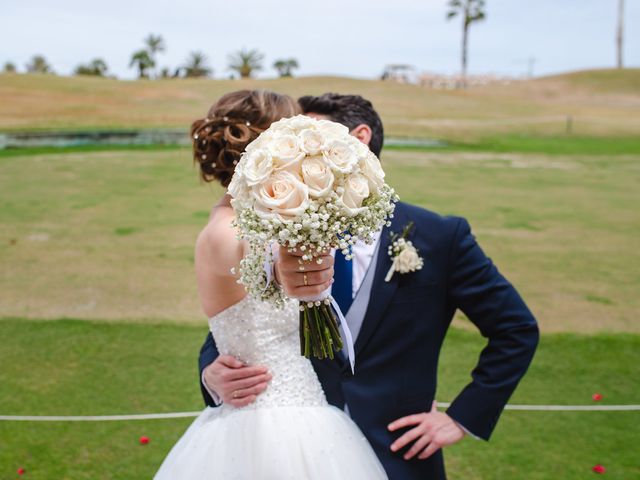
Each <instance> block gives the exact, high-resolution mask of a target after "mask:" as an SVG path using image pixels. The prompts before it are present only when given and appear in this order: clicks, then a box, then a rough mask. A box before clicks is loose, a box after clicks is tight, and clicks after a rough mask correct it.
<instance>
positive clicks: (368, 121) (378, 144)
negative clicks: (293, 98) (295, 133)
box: [298, 93, 384, 157]
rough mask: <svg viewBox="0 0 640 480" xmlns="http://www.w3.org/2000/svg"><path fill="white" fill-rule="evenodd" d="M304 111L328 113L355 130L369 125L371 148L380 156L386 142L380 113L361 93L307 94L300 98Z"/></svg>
mask: <svg viewBox="0 0 640 480" xmlns="http://www.w3.org/2000/svg"><path fill="white" fill-rule="evenodd" d="M298 103H299V104H300V107H302V111H303V112H304V113H318V114H321V115H326V116H327V117H329V118H330V119H331V120H333V121H334V122H338V123H341V124H343V125H344V126H346V127H347V128H348V129H349V130H353V129H354V128H356V127H357V126H358V125H362V124H363V123H364V124H365V125H368V126H369V128H370V129H371V142H369V148H370V149H371V151H372V152H373V153H375V154H376V155H377V156H378V157H379V156H380V151H382V144H383V142H384V130H383V128H382V120H381V119H380V115H378V112H376V110H375V109H374V108H373V105H372V104H371V102H370V101H369V100H367V99H365V98H362V97H361V96H360V95H340V94H338V93H325V94H324V95H320V96H319V97H314V96H312V95H307V96H305V97H300V98H299V99H298Z"/></svg>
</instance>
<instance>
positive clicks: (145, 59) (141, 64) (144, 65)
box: [129, 50, 156, 78]
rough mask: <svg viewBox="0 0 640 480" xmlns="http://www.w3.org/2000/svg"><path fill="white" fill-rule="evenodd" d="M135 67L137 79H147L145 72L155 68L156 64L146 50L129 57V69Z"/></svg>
mask: <svg viewBox="0 0 640 480" xmlns="http://www.w3.org/2000/svg"><path fill="white" fill-rule="evenodd" d="M134 66H135V67H136V68H137V69H138V78H149V76H148V75H147V70H148V69H150V68H153V67H155V66H156V62H155V61H154V60H153V58H151V55H149V52H147V51H146V50H138V51H137V52H133V55H131V62H129V68H131V67H134Z"/></svg>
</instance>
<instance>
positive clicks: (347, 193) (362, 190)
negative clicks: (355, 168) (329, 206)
mask: <svg viewBox="0 0 640 480" xmlns="http://www.w3.org/2000/svg"><path fill="white" fill-rule="evenodd" d="M368 196H369V182H368V180H367V179H366V177H365V176H364V175H360V174H359V173H354V174H353V175H349V176H348V177H347V179H346V181H345V184H344V192H343V193H342V196H341V197H340V201H341V202H342V205H343V206H344V209H345V212H346V213H347V215H349V216H353V215H356V214H358V213H360V212H361V211H362V210H363V209H364V208H365V207H363V206H362V202H363V200H364V199H365V198H367V197H368Z"/></svg>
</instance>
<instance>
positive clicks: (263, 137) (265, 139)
mask: <svg viewBox="0 0 640 480" xmlns="http://www.w3.org/2000/svg"><path fill="white" fill-rule="evenodd" d="M274 136H275V135H274V134H273V132H272V131H270V130H267V131H264V132H262V133H261V134H260V135H258V138H256V139H255V140H254V141H253V142H251V143H250V144H249V145H247V146H246V147H245V149H244V150H245V152H251V151H253V150H258V149H260V148H265V147H266V145H267V144H268V143H269V142H271V141H272V140H273V138H274Z"/></svg>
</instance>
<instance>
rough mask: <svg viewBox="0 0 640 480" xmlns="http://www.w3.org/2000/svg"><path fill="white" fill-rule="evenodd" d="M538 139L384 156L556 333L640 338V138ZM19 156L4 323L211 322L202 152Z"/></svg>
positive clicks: (11, 189)
mask: <svg viewBox="0 0 640 480" xmlns="http://www.w3.org/2000/svg"><path fill="white" fill-rule="evenodd" d="M503 142H504V143H505V144H509V142H511V143H512V144H513V143H515V140H514V139H512V138H510V137H505V139H504V140H503ZM536 142H538V143H540V142H543V143H542V145H540V146H539V148H538V149H534V148H533V147H534V146H535V145H536ZM544 142H547V143H544ZM609 143H610V141H609V140H607V139H599V140H597V139H595V140H594V139H591V140H590V147H591V148H592V149H593V150H602V149H604V148H606V145H608V144H609ZM623 143H624V142H623ZM524 145H525V147H527V148H523V149H522V151H517V150H515V149H512V151H497V152H490V151H489V152H487V151H478V150H477V149H470V150H469V149H468V150H464V149H462V148H461V147H459V146H457V147H455V148H452V149H449V150H434V151H428V150H422V151H420V150H404V149H395V150H387V151H385V152H383V162H384V165H385V168H386V170H387V172H388V177H389V182H390V183H391V184H392V185H393V186H395V187H396V188H397V190H398V192H399V193H400V196H401V198H402V199H403V200H405V201H408V202H411V203H416V204H419V205H422V206H424V207H427V208H430V209H433V210H436V211H438V212H441V213H443V214H456V215H464V216H466V217H468V218H469V220H470V221H471V224H472V226H473V227H474V230H475V232H476V234H477V236H478V238H479V240H480V243H481V244H482V245H483V247H484V248H485V250H486V251H487V252H488V254H489V255H490V256H492V257H493V258H494V260H495V261H496V263H497V264H498V265H499V266H500V268H501V269H502V270H504V272H505V273H506V274H507V276H508V277H509V278H510V279H512V280H513V281H514V283H515V284H516V286H517V287H518V288H519V289H520V290H521V291H522V293H523V294H524V297H525V298H526V299H527V301H528V302H529V303H530V305H531V306H532V308H533V311H534V313H536V314H537V316H538V318H539V320H540V323H541V325H542V328H543V331H548V332H550V331H575V332H596V331H626V332H640V322H638V321H637V316H636V312H637V311H638V309H640V297H639V296H638V295H637V285H638V284H640V253H639V251H638V248H637V245H638V243H637V239H638V235H640V210H638V208H637V205H638V204H640V193H639V192H640V189H638V184H639V182H640V169H639V166H640V148H639V147H638V142H635V143H634V142H633V141H632V140H631V139H630V140H628V141H627V142H626V143H624V145H623V146H624V147H625V150H624V153H619V154H611V155H599V154H598V155H592V154H587V153H585V152H584V151H581V150H579V149H578V148H577V147H578V146H579V145H580V144H579V143H578V142H573V143H571V142H569V143H568V144H566V145H565V144H562V143H561V142H559V140H557V139H547V140H540V139H537V140H529V142H528V143H526V142H525V143H524ZM545 145H546V147H545ZM549 145H551V146H553V145H556V147H555V149H554V148H552V147H551V146H549ZM563 145H564V146H563ZM542 149H547V150H549V151H550V152H551V153H538V151H537V150H542ZM567 149H568V150H569V151H570V152H571V153H563V152H564V151H566V150H567ZM571 149H573V150H571ZM513 150H515V151H513ZM18 152H20V153H21V155H19V156H8V155H4V156H2V155H0V263H1V264H2V265H3V268H2V269H0V317H7V316H18V317H27V318H60V317H78V318H93V319H104V320H117V319H135V320H147V319H151V320H167V321H172V322H191V323H194V322H199V321H200V318H201V315H200V312H199V307H198V305H197V300H196V294H195V291H194V278H193V244H194V239H195V237H196V235H197V233H198V231H199V230H200V228H202V226H203V225H204V224H205V223H206V220H207V216H208V211H209V208H210V206H211V205H212V204H213V203H214V202H215V201H216V199H217V198H218V196H219V195H220V193H221V191H220V189H219V188H217V187H215V186H210V185H203V184H199V182H198V180H197V177H196V173H195V171H194V169H193V168H192V166H191V159H190V157H189V151H188V150H187V149H184V148H182V149H166V148H163V149H134V150H121V149H120V150H106V151H91V150H87V149H72V150H70V151H63V152H61V153H50V152H51V150H38V151H36V152H31V154H30V155H29V154H27V153H28V152H23V151H18ZM9 153H10V152H9Z"/></svg>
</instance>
